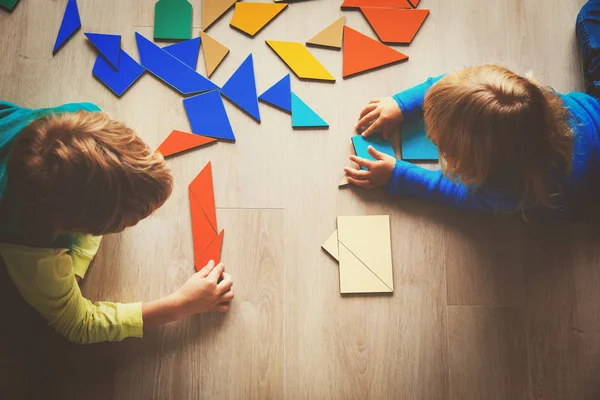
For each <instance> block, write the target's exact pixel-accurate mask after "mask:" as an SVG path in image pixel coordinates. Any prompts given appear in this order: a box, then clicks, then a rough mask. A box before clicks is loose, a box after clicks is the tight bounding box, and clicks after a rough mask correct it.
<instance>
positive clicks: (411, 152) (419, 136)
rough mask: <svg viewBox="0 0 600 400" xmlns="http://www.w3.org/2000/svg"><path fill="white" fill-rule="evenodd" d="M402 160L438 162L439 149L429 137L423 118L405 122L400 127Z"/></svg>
mask: <svg viewBox="0 0 600 400" xmlns="http://www.w3.org/2000/svg"><path fill="white" fill-rule="evenodd" d="M400 136H401V137H402V159H403V160H407V161H408V160H410V161H437V160H438V159H439V153H438V149H437V147H436V145H435V144H433V142H432V141H431V139H429V137H427V132H426V131H425V121H424V120H423V117H420V118H415V119H411V120H409V121H404V122H403V123H402V125H401V126H400Z"/></svg>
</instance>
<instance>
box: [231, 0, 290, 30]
mask: <svg viewBox="0 0 600 400" xmlns="http://www.w3.org/2000/svg"><path fill="white" fill-rule="evenodd" d="M286 7H287V4H270V3H246V2H244V3H236V5H235V10H234V12H233V18H231V22H230V23H229V24H230V25H231V26H233V27H234V28H237V29H239V30H241V31H242V32H246V33H247V34H248V35H250V36H254V35H256V34H257V33H258V31H260V30H261V29H262V28H264V26H265V25H267V24H268V23H269V21H271V20H272V19H273V18H275V17H276V16H277V14H279V13H280V12H281V11H283V9H284V8H286Z"/></svg>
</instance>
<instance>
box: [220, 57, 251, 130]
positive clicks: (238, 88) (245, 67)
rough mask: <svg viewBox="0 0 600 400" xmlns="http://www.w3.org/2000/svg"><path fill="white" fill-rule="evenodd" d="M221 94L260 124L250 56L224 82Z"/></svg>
mask: <svg viewBox="0 0 600 400" xmlns="http://www.w3.org/2000/svg"><path fill="white" fill-rule="evenodd" d="M221 94H222V95H223V96H225V97H227V98H228V99H229V100H231V101H232V102H234V103H235V104H236V105H237V106H239V107H240V108H241V109H242V110H244V111H245V112H247V113H248V114H250V116H251V117H252V118H254V119H255V120H257V121H258V122H260V112H259V110H258V99H257V98H256V81H255V79H254V61H253V59H252V54H250V55H249V56H248V57H246V59H245V60H244V62H243V63H242V65H240V66H239V67H238V69H237V70H236V71H235V72H234V73H233V75H231V78H229V80H228V81H227V82H225V84H224V85H223V88H222V89H221Z"/></svg>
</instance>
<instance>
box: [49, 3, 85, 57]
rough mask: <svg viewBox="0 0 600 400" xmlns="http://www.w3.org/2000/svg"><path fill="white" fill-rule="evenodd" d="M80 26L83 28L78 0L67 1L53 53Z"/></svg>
mask: <svg viewBox="0 0 600 400" xmlns="http://www.w3.org/2000/svg"><path fill="white" fill-rule="evenodd" d="M79 28H81V19H80V18H79V8H78V7H77V1H76V0H69V1H68V2H67V8H65V13H64V15H63V19H62V22H61V24H60V28H59V30H58V35H57V36H56V42H54V49H53V50H52V54H56V52H57V51H58V50H59V49H60V48H61V47H62V45H63V44H65V42H66V41H67V39H69V38H70V37H71V36H72V35H73V34H74V33H75V32H77V30H78V29H79Z"/></svg>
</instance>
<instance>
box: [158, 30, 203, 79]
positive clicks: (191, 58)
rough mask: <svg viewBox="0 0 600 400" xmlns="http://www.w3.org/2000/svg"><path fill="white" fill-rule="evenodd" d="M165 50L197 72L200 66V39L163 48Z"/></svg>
mask: <svg viewBox="0 0 600 400" xmlns="http://www.w3.org/2000/svg"><path fill="white" fill-rule="evenodd" d="M163 50H164V51H166V52H167V53H169V54H170V55H172V56H173V57H175V58H176V59H178V60H179V61H181V62H182V63H184V64H185V65H187V66H188V67H190V68H191V69H193V70H194V71H195V70H196V66H197V65H198V53H199V52H200V38H199V37H197V38H194V39H190V40H185V41H183V42H179V43H174V44H170V45H168V46H165V47H163Z"/></svg>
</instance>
